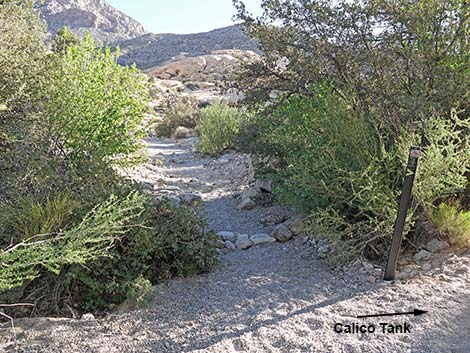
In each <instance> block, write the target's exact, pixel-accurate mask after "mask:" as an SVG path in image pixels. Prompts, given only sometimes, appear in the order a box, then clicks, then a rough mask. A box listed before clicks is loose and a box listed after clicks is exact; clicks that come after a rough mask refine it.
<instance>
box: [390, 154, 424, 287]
mask: <svg viewBox="0 0 470 353" xmlns="http://www.w3.org/2000/svg"><path fill="white" fill-rule="evenodd" d="M420 151H421V149H420V147H411V148H410V154H409V156H408V164H407V166H406V172H405V178H404V180H403V188H402V191H401V197H400V206H399V207H398V214H397V219H396V221H395V229H394V231H393V238H392V246H391V248H390V254H389V256H388V261H387V267H386V268H385V276H384V279H385V280H386V281H393V280H394V279H395V275H396V274H395V271H396V268H397V262H398V255H399V253H400V247H401V241H402V237H403V229H404V228H405V221H406V213H407V210H408V206H409V204H410V198H411V189H412V188H413V182H414V180H415V176H416V169H417V168H418V159H419V154H420Z"/></svg>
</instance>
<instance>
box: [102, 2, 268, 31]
mask: <svg viewBox="0 0 470 353" xmlns="http://www.w3.org/2000/svg"><path fill="white" fill-rule="evenodd" d="M107 2H108V3H109V4H110V5H111V6H113V7H115V8H116V9H118V10H120V11H122V12H124V13H125V14H127V15H129V16H131V17H132V18H134V19H135V20H137V21H139V22H140V23H142V24H143V25H144V27H145V29H146V30H147V31H149V32H153V33H178V34H188V33H199V32H207V31H211V30H213V29H216V28H221V27H226V26H230V25H232V24H234V22H233V21H232V17H233V15H235V9H234V7H233V5H232V0H107ZM244 2H245V4H246V7H247V9H248V10H249V11H250V12H251V13H254V14H256V15H259V14H261V9H260V4H261V0H244Z"/></svg>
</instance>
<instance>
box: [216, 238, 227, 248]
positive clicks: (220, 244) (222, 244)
mask: <svg viewBox="0 0 470 353" xmlns="http://www.w3.org/2000/svg"><path fill="white" fill-rule="evenodd" d="M214 247H216V248H217V249H223V248H225V242H224V241H222V240H220V239H218V240H216V241H215V242H214Z"/></svg>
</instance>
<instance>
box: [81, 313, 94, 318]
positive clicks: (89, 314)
mask: <svg viewBox="0 0 470 353" xmlns="http://www.w3.org/2000/svg"><path fill="white" fill-rule="evenodd" d="M81 319H82V320H94V319H95V315H93V314H91V313H88V314H84V315H82V317H81Z"/></svg>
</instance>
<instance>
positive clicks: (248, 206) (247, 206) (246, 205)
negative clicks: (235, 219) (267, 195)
mask: <svg viewBox="0 0 470 353" xmlns="http://www.w3.org/2000/svg"><path fill="white" fill-rule="evenodd" d="M237 207H238V209H239V210H244V211H248V210H252V209H253V208H255V207H256V204H255V202H254V201H253V200H252V199H250V198H247V199H244V200H243V201H242V202H241V203H240V204H239V205H238V206H237Z"/></svg>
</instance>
